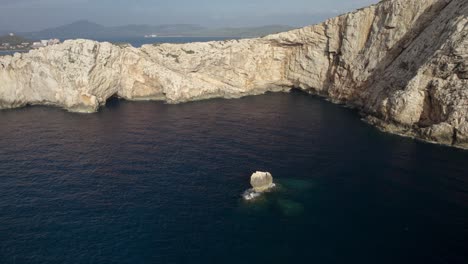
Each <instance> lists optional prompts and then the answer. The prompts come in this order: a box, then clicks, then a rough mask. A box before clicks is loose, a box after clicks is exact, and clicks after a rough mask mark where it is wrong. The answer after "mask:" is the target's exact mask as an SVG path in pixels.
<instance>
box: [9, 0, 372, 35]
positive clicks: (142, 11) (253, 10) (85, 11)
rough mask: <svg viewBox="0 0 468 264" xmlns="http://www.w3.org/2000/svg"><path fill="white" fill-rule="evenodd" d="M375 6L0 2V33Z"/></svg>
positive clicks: (259, 21)
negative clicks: (71, 25) (81, 23)
mask: <svg viewBox="0 0 468 264" xmlns="http://www.w3.org/2000/svg"><path fill="white" fill-rule="evenodd" d="M378 1H379V0H0V31H23V32H24V31H36V30H41V29H45V28H50V27H56V26H61V25H65V24H68V23H72V22H75V21H77V20H89V21H92V22H95V23H98V24H102V25H105V26H118V25H126V24H149V25H158V24H198V25H202V26H206V27H244V26H261V25H271V24H281V25H289V26H304V25H308V24H313V23H317V22H318V21H317V19H323V18H325V17H332V16H335V15H339V14H341V13H344V12H348V11H352V10H354V9H357V8H360V7H364V6H367V5H370V4H373V3H376V2H378Z"/></svg>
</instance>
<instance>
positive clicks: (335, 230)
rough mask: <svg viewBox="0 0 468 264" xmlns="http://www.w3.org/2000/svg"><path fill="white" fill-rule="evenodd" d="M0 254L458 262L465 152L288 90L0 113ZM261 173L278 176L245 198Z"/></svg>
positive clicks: (14, 257) (464, 228)
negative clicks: (388, 130)
mask: <svg viewBox="0 0 468 264" xmlns="http://www.w3.org/2000/svg"><path fill="white" fill-rule="evenodd" d="M0 134H1V135H2V136H1V137H0V263H2V264H3V263H4V264H10V263H214V262H219V263H241V262H242V263H309V262H310V263H360V264H362V263H466V262H467V260H468V256H467V255H468V254H467V251H466V245H467V242H468V241H467V237H468V202H467V201H468V199H467V198H468V167H467V166H466V164H467V161H468V152H466V151H462V150H458V149H452V148H447V147H442V146H437V145H431V144H426V143H422V142H418V141H415V140H412V139H408V138H402V137H398V136H394V135H389V134H384V133H381V132H379V131H377V130H376V129H374V128H373V127H370V126H368V125H366V124H365V123H363V122H361V121H360V120H359V116H358V114H357V113H356V112H354V111H352V110H349V109H345V108H342V107H340V106H337V105H332V104H330V103H328V102H325V101H323V100H321V99H319V98H316V97H313V96H309V95H305V94H303V93H298V92H293V93H291V94H283V93H278V94H267V95H262V96H256V97H247V98H243V99H236V100H221V99H219V100H208V101H201V102H193V103H187V104H180V105H167V104H164V103H160V102H125V101H118V100H111V101H110V102H109V104H108V106H107V107H106V108H104V109H102V111H100V112H99V113H96V114H90V115H82V114H72V113H67V112H65V111H63V110H60V109H56V108H50V107H28V108H24V109H17V110H9V111H0ZM255 170H266V171H270V172H271V173H272V174H273V176H274V177H275V181H276V183H277V184H278V187H277V189H276V190H275V191H274V192H271V193H268V194H266V195H264V196H262V197H260V198H259V199H258V200H256V201H255V202H246V201H243V200H242V198H241V194H242V193H243V192H244V191H245V190H246V189H247V188H249V176H250V174H251V173H252V172H254V171H255Z"/></svg>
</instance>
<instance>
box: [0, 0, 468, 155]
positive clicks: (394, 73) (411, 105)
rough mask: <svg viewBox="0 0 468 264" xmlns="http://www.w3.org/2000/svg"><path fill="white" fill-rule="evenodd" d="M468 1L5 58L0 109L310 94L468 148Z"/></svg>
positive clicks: (401, 1) (391, 127) (380, 7)
mask: <svg viewBox="0 0 468 264" xmlns="http://www.w3.org/2000/svg"><path fill="white" fill-rule="evenodd" d="M467 35H468V1H466V0H418V1H414V0H383V1H381V2H380V3H379V4H377V5H373V6H370V7H368V8H364V9H361V10H358V11H356V12H353V13H349V14H345V15H342V16H339V17H336V18H333V19H329V20H327V21H325V22H324V23H322V24H318V25H314V26H309V27H305V28H302V29H297V30H293V31H289V32H285V33H280V34H275V35H269V36H266V37H264V38H258V39H246V40H233V41H222V42H208V43H190V44H162V45H145V46H143V47H141V48H133V47H130V46H125V47H124V46H116V45H112V44H110V43H98V42H94V41H90V40H73V41H66V42H64V43H63V44H60V45H55V46H51V47H46V48H41V49H38V50H33V51H30V52H29V53H27V54H16V55H15V56H13V57H12V56H5V57H0V108H14V107H21V106H25V105H35V104H41V105H54V106H59V107H63V108H65V109H68V110H70V111H77V112H95V111H97V110H98V108H99V107H100V106H102V105H104V104H105V103H106V100H107V99H108V98H109V97H111V96H119V97H121V98H124V99H127V100H165V101H167V102H169V103H178V102H186V101H191V100H200V99H207V98H216V97H224V98H235V97H242V96H245V95H254V94H261V93H264V92H266V91H287V90H290V89H291V88H293V87H294V88H300V89H302V90H304V91H307V92H311V93H316V94H319V95H321V96H325V97H328V98H330V99H331V100H332V101H334V102H339V103H346V104H348V105H352V106H354V107H357V108H359V109H361V110H362V112H363V114H364V115H365V116H366V120H367V121H368V122H369V123H371V124H374V125H376V126H378V127H379V128H381V129H383V130H385V131H389V132H393V133H399V134H403V135H409V136H414V137H418V138H421V139H424V140H428V141H433V142H439V143H442V144H447V145H453V146H457V147H462V148H468V122H467V121H468V88H467V87H468V66H467V64H468V62H467V57H468V36H467Z"/></svg>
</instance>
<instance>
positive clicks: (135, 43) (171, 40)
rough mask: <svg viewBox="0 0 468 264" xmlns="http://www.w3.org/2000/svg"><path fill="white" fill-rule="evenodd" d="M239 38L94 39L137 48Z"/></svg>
mask: <svg viewBox="0 0 468 264" xmlns="http://www.w3.org/2000/svg"><path fill="white" fill-rule="evenodd" d="M231 39H239V38H237V37H156V38H141V37H135V38H105V39H96V40H97V41H107V42H111V43H130V44H131V45H132V46H133V47H136V48H139V47H141V46H142V45H145V44H155V43H175V44H181V43H190V42H207V41H222V40H231Z"/></svg>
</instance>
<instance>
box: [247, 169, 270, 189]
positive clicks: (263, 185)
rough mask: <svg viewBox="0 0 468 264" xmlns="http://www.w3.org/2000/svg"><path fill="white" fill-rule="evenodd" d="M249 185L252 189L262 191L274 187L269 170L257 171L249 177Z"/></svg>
mask: <svg viewBox="0 0 468 264" xmlns="http://www.w3.org/2000/svg"><path fill="white" fill-rule="evenodd" d="M250 185H252V187H253V189H254V191H256V192H258V193H262V192H265V191H268V190H270V189H271V188H273V187H275V184H274V183H273V176H271V173H269V172H262V171H257V172H255V173H254V174H252V176H251V177H250Z"/></svg>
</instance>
